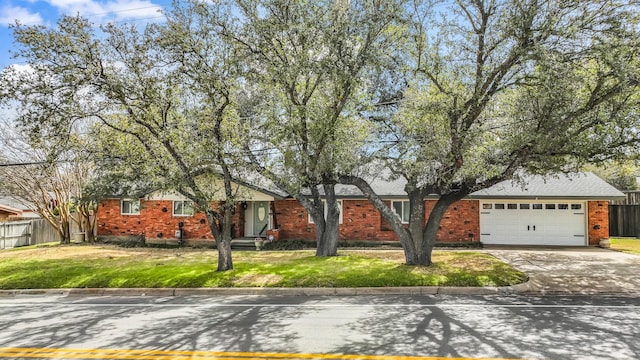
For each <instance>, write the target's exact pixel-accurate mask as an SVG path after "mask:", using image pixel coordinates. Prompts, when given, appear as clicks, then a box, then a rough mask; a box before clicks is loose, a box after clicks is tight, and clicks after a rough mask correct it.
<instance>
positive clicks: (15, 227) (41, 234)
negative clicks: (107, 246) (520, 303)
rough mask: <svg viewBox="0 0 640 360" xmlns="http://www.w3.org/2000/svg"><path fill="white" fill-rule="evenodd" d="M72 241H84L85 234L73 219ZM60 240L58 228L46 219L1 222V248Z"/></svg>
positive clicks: (71, 227)
mask: <svg viewBox="0 0 640 360" xmlns="http://www.w3.org/2000/svg"><path fill="white" fill-rule="evenodd" d="M69 232H70V233H71V241H76V242H78V241H82V240H83V238H84V235H82V233H81V231H80V227H79V226H78V224H77V223H76V222H75V221H71V226H70V231H69ZM53 241H60V235H59V234H58V232H57V231H56V229H55V228H54V227H53V226H51V224H49V222H48V221H47V220H45V219H33V220H21V221H9V222H3V223H0V249H10V248H14V247H19V246H27V245H37V244H43V243H47V242H53Z"/></svg>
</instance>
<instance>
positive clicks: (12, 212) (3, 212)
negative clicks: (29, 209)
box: [0, 204, 22, 222]
mask: <svg viewBox="0 0 640 360" xmlns="http://www.w3.org/2000/svg"><path fill="white" fill-rule="evenodd" d="M20 216H22V211H21V210H19V209H15V208H12V207H10V206H7V205H2V204H0V222H1V221H6V220H8V219H11V218H17V217H20Z"/></svg>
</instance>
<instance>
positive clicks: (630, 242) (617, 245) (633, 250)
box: [609, 238, 640, 255]
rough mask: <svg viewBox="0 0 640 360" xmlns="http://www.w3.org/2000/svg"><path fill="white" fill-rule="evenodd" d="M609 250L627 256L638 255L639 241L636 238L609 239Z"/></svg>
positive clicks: (639, 253)
mask: <svg viewBox="0 0 640 360" xmlns="http://www.w3.org/2000/svg"><path fill="white" fill-rule="evenodd" d="M609 241H611V248H612V249H614V250H618V251H622V252H626V253H629V254H635V255H640V239H637V238H611V239H609Z"/></svg>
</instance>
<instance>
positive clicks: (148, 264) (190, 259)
mask: <svg viewBox="0 0 640 360" xmlns="http://www.w3.org/2000/svg"><path fill="white" fill-rule="evenodd" d="M74 248H76V247H74V246H66V247H60V248H58V249H55V251H56V252H55V253H54V252H53V251H54V250H52V249H51V248H47V249H33V250H32V251H30V252H27V251H23V252H22V253H23V254H24V253H28V255H29V256H26V257H21V256H20V253H19V252H15V253H13V254H11V255H14V256H0V288H2V289H32V288H83V287H90V288H94V287H95V288H136V287H368V286H372V287H379V286H505V285H512V284H516V283H520V282H523V281H525V280H526V275H524V274H522V273H521V272H519V271H517V270H515V269H513V268H512V267H510V266H508V265H506V264H504V263H503V262H501V261H499V260H497V259H496V258H494V257H492V256H490V255H487V254H482V253H475V252H446V251H442V252H440V251H437V252H435V253H434V257H433V260H434V264H433V266H430V267H416V266H406V265H403V264H402V256H401V252H399V251H368V252H363V251H342V253H341V256H337V257H329V258H318V257H315V256H314V255H313V252H311V251H273V252H271V251H269V252H251V251H244V252H243V251H238V252H234V270H232V271H227V272H222V273H218V272H216V271H215V269H216V253H215V252H213V251H203V250H200V251H196V250H189V251H183V252H180V251H178V250H169V249H153V250H149V249H144V250H140V249H136V250H132V249H117V250H114V249H115V248H106V249H104V250H102V252H105V253H108V255H105V256H103V255H104V254H101V250H100V248H99V247H97V246H92V247H89V246H84V248H86V249H88V250H86V251H85V250H83V251H81V252H80V253H78V254H73V256H68V257H65V256H64V255H65V253H64V252H65V251H68V252H71V251H74ZM93 249H97V250H96V251H89V250H93ZM38 252H42V256H39V255H38ZM6 254H9V253H5V255H6ZM0 255H2V253H0Z"/></svg>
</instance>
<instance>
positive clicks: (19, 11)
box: [0, 5, 43, 26]
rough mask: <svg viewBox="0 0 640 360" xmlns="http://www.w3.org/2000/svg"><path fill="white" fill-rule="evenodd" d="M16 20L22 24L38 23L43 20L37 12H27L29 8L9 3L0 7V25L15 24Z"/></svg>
mask: <svg viewBox="0 0 640 360" xmlns="http://www.w3.org/2000/svg"><path fill="white" fill-rule="evenodd" d="M16 20H18V21H20V23H21V24H23V25H40V24H42V22H43V21H42V16H40V14H39V13H32V12H29V9H26V8H23V7H20V6H11V5H4V6H1V7H0V26H8V25H10V24H15V22H16Z"/></svg>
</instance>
